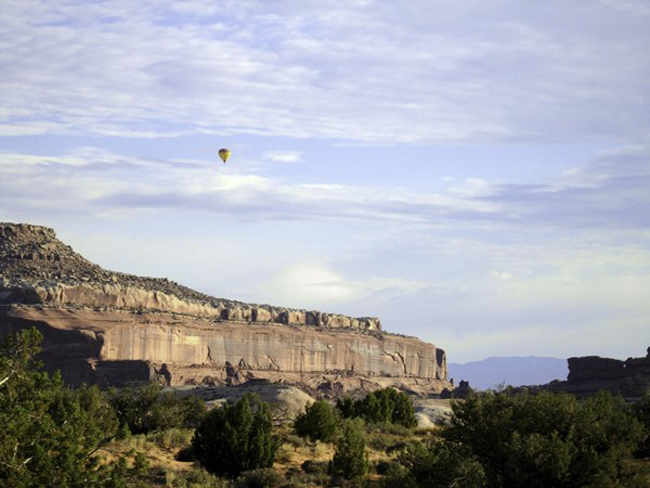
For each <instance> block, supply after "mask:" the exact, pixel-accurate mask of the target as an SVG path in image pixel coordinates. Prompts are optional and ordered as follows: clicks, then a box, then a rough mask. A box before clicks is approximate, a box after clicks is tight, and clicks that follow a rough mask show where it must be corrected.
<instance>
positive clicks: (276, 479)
mask: <svg viewBox="0 0 650 488" xmlns="http://www.w3.org/2000/svg"><path fill="white" fill-rule="evenodd" d="M283 484H284V478H283V477H282V476H281V475H280V473H278V472H277V471H275V470H274V469H272V468H260V469H254V470H252V471H246V472H245V473H242V475H241V476H240V477H239V478H237V481H236V483H235V488H277V487H279V486H282V485H283Z"/></svg>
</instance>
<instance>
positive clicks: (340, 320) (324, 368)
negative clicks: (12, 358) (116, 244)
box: [0, 223, 448, 396]
mask: <svg viewBox="0 0 650 488" xmlns="http://www.w3.org/2000/svg"><path fill="white" fill-rule="evenodd" d="M32 325H35V326H37V327H38V328H39V329H40V330H41V331H42V332H43V334H44V336H45V344H44V351H43V358H44V360H45V362H46V366H47V367H48V368H49V369H55V368H60V369H61V371H62V373H63V375H64V378H65V379H66V380H67V381H69V382H71V383H74V384H79V383H81V382H87V383H99V384H122V383H125V382H129V381H134V380H152V379H160V380H162V381H164V382H166V383H169V384H197V383H198V384H222V383H226V384H229V383H240V382H242V381H245V380H247V379H252V378H264V379H269V380H271V381H280V382H286V383H294V384H300V385H302V386H304V387H305V388H308V389H311V390H313V391H314V392H315V393H317V394H320V395H325V396H328V395H329V396H333V395H336V394H337V393H340V392H344V391H348V390H354V389H370V388H372V387H374V386H385V385H389V384H393V385H396V386H399V387H402V388H406V389H412V390H413V391H415V392H419V393H426V392H435V391H440V390H441V389H442V388H444V387H447V386H448V382H447V371H446V357H445V353H444V351H443V350H441V349H438V348H436V347H435V346H433V345H431V344H426V343H423V342H421V341H420V340H418V339H416V338H412V337H404V336H399V335H393V334H387V333H385V332H382V330H381V324H380V322H379V320H378V319H376V318H371V317H360V318H354V317H347V316H344V315H339V314H330V313H324V312H317V311H308V310H297V309H288V308H281V307H273V306H269V305H255V304H246V303H242V302H238V301H234V300H225V299H221V298H215V297H211V296H208V295H204V294H202V293H199V292H197V291H194V290H191V289H189V288H187V287H184V286H182V285H179V284H177V283H174V282H172V281H169V280H167V279H157V278H144V277H138V276H134V275H129V274H124V273H116V272H112V271H107V270H104V269H102V268H101V267H100V266H98V265H96V264H93V263H91V262H89V261H88V260H86V259H84V258H83V257H82V256H80V255H79V254H77V253H75V252H74V251H73V250H72V248H71V247H70V246H67V245H66V244H64V243H63V242H61V241H59V240H58V239H57V238H56V235H55V233H54V231H53V230H52V229H49V228H45V227H40V226H34V225H27V224H8V223H0V334H6V333H9V332H13V331H15V330H18V329H20V328H24V327H29V326H32Z"/></svg>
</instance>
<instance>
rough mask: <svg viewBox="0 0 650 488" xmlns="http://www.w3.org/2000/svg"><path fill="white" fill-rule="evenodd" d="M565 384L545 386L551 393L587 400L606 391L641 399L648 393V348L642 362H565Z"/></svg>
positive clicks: (588, 358) (594, 359)
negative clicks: (601, 391) (558, 392)
mask: <svg viewBox="0 0 650 488" xmlns="http://www.w3.org/2000/svg"><path fill="white" fill-rule="evenodd" d="M568 363H569V376H568V378H567V380H566V381H556V382H553V383H549V384H548V385H545V386H544V388H546V389H550V390H552V391H566V392H569V393H573V394H575V395H578V396H591V395H594V394H595V393H597V392H598V391H600V390H608V391H611V392H612V393H616V394H620V395H622V396H624V397H626V398H630V399H635V398H639V397H642V396H643V395H644V394H645V393H647V392H648V391H650V347H649V348H648V349H647V355H646V357H644V358H628V359H627V360H625V361H621V360H620V359H610V358H601V357H599V356H584V357H574V358H569V359H568Z"/></svg>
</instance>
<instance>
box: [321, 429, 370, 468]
mask: <svg viewBox="0 0 650 488" xmlns="http://www.w3.org/2000/svg"><path fill="white" fill-rule="evenodd" d="M368 467H369V463H368V454H367V453H366V440H365V438H364V436H363V432H362V431H361V429H359V428H358V427H357V426H356V425H355V424H354V423H353V422H350V421H347V422H345V423H344V424H343V432H342V435H341V436H340V437H339V438H338V440H337V442H336V450H335V452H334V457H333V458H332V461H330V463H329V466H328V473H329V474H330V475H332V476H335V477H341V478H344V479H346V480H352V479H359V478H361V477H363V476H364V475H365V474H366V473H367V472H368Z"/></svg>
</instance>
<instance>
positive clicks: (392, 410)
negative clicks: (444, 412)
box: [336, 388, 417, 429]
mask: <svg viewBox="0 0 650 488" xmlns="http://www.w3.org/2000/svg"><path fill="white" fill-rule="evenodd" d="M336 408H337V410H338V411H339V413H340V415H341V417H343V418H354V417H361V418H363V419H364V420H366V421H367V422H371V423H392V424H398V425H402V426H404V427H407V428H409V429H410V428H413V427H415V426H416V425H417V420H416V418H415V409H414V408H413V402H411V399H410V398H409V396H408V395H407V394H406V393H404V392H398V391H397V390H395V389H394V388H384V389H382V390H376V391H373V392H370V393H368V394H367V395H366V397H365V398H363V399H362V400H356V401H355V400H352V399H350V398H345V399H343V400H339V401H338V402H337V403H336Z"/></svg>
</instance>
